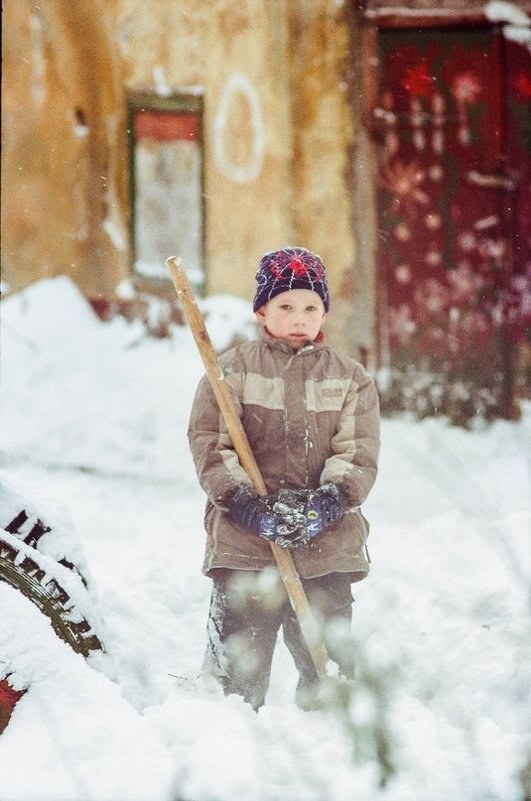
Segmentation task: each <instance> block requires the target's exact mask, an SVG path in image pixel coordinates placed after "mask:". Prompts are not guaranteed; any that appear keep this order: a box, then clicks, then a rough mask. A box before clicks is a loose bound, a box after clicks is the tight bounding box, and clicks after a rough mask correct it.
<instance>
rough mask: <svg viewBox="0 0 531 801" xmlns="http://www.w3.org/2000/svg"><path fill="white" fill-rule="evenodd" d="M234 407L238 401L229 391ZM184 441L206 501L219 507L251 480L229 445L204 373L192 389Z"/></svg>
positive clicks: (237, 404)
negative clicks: (186, 443) (188, 419)
mask: <svg viewBox="0 0 531 801" xmlns="http://www.w3.org/2000/svg"><path fill="white" fill-rule="evenodd" d="M233 397H234V402H235V405H236V408H237V410H238V411H239V412H240V413H241V403H240V401H239V400H238V398H237V396H236V393H234V392H233ZM188 441H189V443H190V450H191V452H192V458H193V460H194V464H195V468H196V472H197V477H198V479H199V483H200V485H201V487H202V488H203V490H204V491H205V493H206V494H207V495H208V497H209V498H210V500H211V501H212V502H213V503H215V504H217V505H220V506H224V505H225V501H226V499H227V498H228V497H229V496H230V495H231V494H232V492H234V490H235V489H236V487H238V486H241V485H242V484H247V485H249V486H251V480H250V478H249V476H248V475H247V473H246V472H245V470H244V469H243V467H242V466H241V464H240V462H239V459H238V455H237V454H236V451H235V450H234V448H233V445H232V442H231V439H230V437H229V434H228V431H227V427H226V425H225V421H224V420H223V417H222V415H221V413H220V411H219V406H218V403H217V401H216V397H215V395H214V392H213V391H212V387H211V385H210V381H209V379H208V377H207V376H203V378H202V379H201V381H200V382H199V385H198V387H197V390H196V394H195V398H194V401H193V404H192V411H191V415H190V421H189V425H188Z"/></svg>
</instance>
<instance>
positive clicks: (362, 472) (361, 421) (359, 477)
mask: <svg viewBox="0 0 531 801" xmlns="http://www.w3.org/2000/svg"><path fill="white" fill-rule="evenodd" d="M331 450H332V454H331V455H330V456H329V458H328V459H327V460H326V462H325V464H324V468H323V471H322V473H321V477H320V481H321V484H326V483H328V482H333V483H334V484H337V486H338V487H339V488H340V489H341V491H342V492H343V493H344V495H345V496H346V498H347V501H348V503H349V504H351V505H352V506H360V505H361V504H362V503H363V502H364V501H365V499H366V498H367V495H368V494H369V491H370V489H371V487H372V485H373V484H374V481H375V479H376V473H377V470H378V455H379V451H380V408H379V401H378V393H377V390H376V386H375V383H374V381H373V380H372V379H371V378H370V376H369V375H368V374H367V373H366V372H365V370H363V369H362V368H361V367H360V369H359V370H358V371H357V372H356V375H355V377H354V378H353V380H352V381H351V384H350V387H349V390H348V392H347V395H346V398H345V402H344V404H343V408H342V410H341V414H340V418H339V423H338V426H337V429H336V432H335V434H334V436H333V437H332V442H331Z"/></svg>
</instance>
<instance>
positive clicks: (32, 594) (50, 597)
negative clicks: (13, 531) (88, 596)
mask: <svg viewBox="0 0 531 801" xmlns="http://www.w3.org/2000/svg"><path fill="white" fill-rule="evenodd" d="M8 537H9V534H7V535H5V536H4V535H2V536H0V580H2V581H5V582H7V584H9V585H11V587H14V588H15V589H17V590H20V592H22V593H23V594H24V595H25V596H26V597H27V598H29V600H30V601H32V602H33V603H34V604H35V605H36V606H37V607H38V608H39V609H40V610H41V612H42V613H43V614H45V615H46V616H47V617H48V618H49V619H50V621H51V624H52V626H53V628H54V630H55V632H56V633H57V635H58V636H59V637H60V638H61V639H62V640H64V641H65V642H67V643H68V644H69V645H70V646H71V647H72V648H73V649H74V651H76V652H77V653H80V654H83V656H88V655H89V654H90V652H91V651H95V650H103V649H102V644H101V642H100V640H99V639H98V637H97V636H96V634H95V633H94V631H93V629H92V626H91V625H90V623H89V622H88V621H87V620H86V618H85V617H84V616H83V615H82V614H81V613H80V612H79V611H78V609H77V608H76V605H75V604H74V603H73V602H72V600H71V598H70V595H69V593H68V592H67V590H66V589H65V588H64V587H63V586H62V584H61V582H60V580H58V578H57V576H56V575H55V576H54V575H51V572H50V570H49V569H48V568H47V567H46V565H45V564H43V562H44V560H43V558H42V555H41V554H39V552H38V551H37V550H36V549H34V548H31V547H29V546H27V545H26V546H25V547H24V545H22V544H21V545H18V543H17V542H16V541H13V538H11V537H9V540H8ZM60 567H62V566H60ZM54 572H55V571H54Z"/></svg>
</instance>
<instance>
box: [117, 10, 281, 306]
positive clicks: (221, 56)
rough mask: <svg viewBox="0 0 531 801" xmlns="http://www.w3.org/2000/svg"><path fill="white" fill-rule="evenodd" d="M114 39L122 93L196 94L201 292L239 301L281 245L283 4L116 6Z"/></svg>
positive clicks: (246, 293) (248, 292)
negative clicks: (159, 87)
mask: <svg viewBox="0 0 531 801" xmlns="http://www.w3.org/2000/svg"><path fill="white" fill-rule="evenodd" d="M155 9H156V14H155V13H154V10H155ZM116 30H117V41H118V44H119V49H120V56H121V58H122V62H123V74H124V81H125V85H126V87H127V89H128V90H130V91H131V90H142V89H150V88H151V89H153V88H154V87H155V86H156V83H157V78H156V76H158V81H159V82H160V81H161V80H163V81H164V84H165V86H166V87H168V88H169V89H171V90H173V91H178V90H184V91H186V90H188V89H196V88H197V87H200V88H201V91H202V92H203V94H204V99H205V112H204V144H205V214H206V262H207V264H206V271H207V289H208V292H209V293H219V292H227V291H238V292H239V293H241V294H243V295H249V294H250V292H251V290H252V284H253V278H254V272H253V270H254V268H255V266H256V262H257V259H258V258H259V256H260V254H261V253H262V252H264V251H265V250H267V249H269V248H273V247H276V246H277V245H278V244H279V243H280V244H284V243H285V242H286V241H287V240H289V239H290V238H291V214H290V199H291V187H290V148H291V125H290V116H289V96H288V85H287V80H286V68H285V60H284V59H285V54H286V48H287V38H286V37H287V27H286V20H285V3H284V2H281V1H280V0H274V2H269V3H264V2H261V0H244V1H243V2H242V0H239V2H238V1H235V0H218V2H213V3H208V4H206V3H204V2H202V0H189V1H188V2H185V3H178V4H176V3H175V2H174V1H173V0H159V2H157V4H156V6H155V7H154V6H153V4H152V3H145V2H144V1H143V0H122V2H121V3H119V13H118V14H117V19H116Z"/></svg>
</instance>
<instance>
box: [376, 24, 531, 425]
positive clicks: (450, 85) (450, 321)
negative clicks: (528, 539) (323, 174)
mask: <svg viewBox="0 0 531 801" xmlns="http://www.w3.org/2000/svg"><path fill="white" fill-rule="evenodd" d="M378 41H379V65H380V75H379V90H378V94H379V98H378V106H377V108H376V109H375V110H374V113H373V124H374V128H375V133H376V135H377V142H378V153H379V162H378V242H379V244H378V257H377V258H378V273H379V274H378V305H379V309H378V317H379V341H380V359H381V364H382V365H383V366H384V367H386V368H388V369H387V370H385V371H384V372H385V373H386V376H387V380H386V382H385V384H384V387H383V398H384V406H385V405H386V404H387V405H388V406H389V407H390V408H414V410H415V411H416V412H417V413H420V414H431V413H433V412H437V411H443V412H446V413H449V414H450V416H451V417H452V418H454V419H455V420H456V421H459V422H463V421H465V420H469V419H470V418H471V417H472V416H473V415H475V414H482V415H484V416H487V417H490V416H497V415H502V416H511V415H512V414H513V387H514V361H515V345H516V341H517V339H518V337H519V336H520V335H521V328H522V323H523V314H522V305H523V303H524V300H525V292H526V288H525V281H526V278H525V276H526V270H527V271H528V270H529V242H530V239H531V202H530V192H529V186H530V177H531V175H530V136H529V135H530V125H531V119H530V97H531V70H530V56H529V51H528V50H527V49H526V48H525V47H524V46H523V45H521V44H518V43H517V42H512V41H510V40H508V39H506V38H505V37H504V36H503V35H502V33H501V31H498V30H497V29H495V28H492V27H490V28H483V29H477V28H476V29H473V28H462V29H456V28H444V29H443V28H441V29H425V30H415V31H411V30H382V31H380V32H379V35H378Z"/></svg>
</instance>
